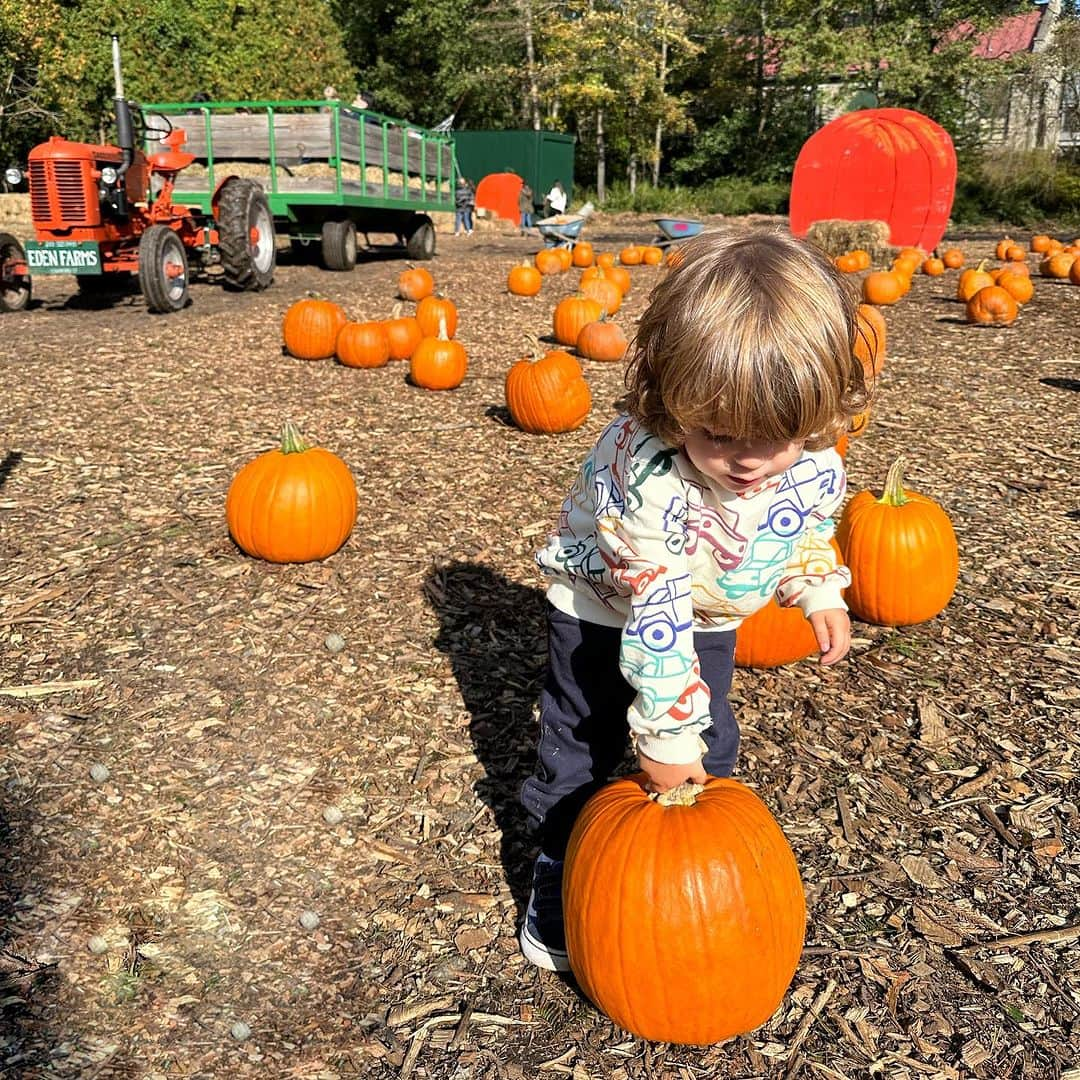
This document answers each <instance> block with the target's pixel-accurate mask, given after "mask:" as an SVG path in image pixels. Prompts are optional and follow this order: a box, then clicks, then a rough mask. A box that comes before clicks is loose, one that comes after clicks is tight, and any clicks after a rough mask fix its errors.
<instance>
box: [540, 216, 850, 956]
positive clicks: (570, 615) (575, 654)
mask: <svg viewBox="0 0 1080 1080" xmlns="http://www.w3.org/2000/svg"><path fill="white" fill-rule="evenodd" d="M680 255H681V256H682V257H681V259H680V261H679V263H678V265H677V266H676V267H674V268H672V269H671V270H669V271H668V272H667V274H666V276H665V277H664V279H663V280H662V281H661V282H660V284H658V285H657V286H656V288H655V289H654V290H653V292H652V294H651V296H650V298H649V305H648V308H647V309H646V311H645V313H644V315H643V316H642V318H641V322H640V324H639V327H638V331H637V334H636V338H635V343H634V347H633V352H632V355H631V360H630V364H629V367H628V369H627V375H626V382H627V388H628V391H629V393H628V396H627V403H626V413H627V415H622V416H619V417H617V418H616V419H615V420H614V421H612V423H610V424H609V425H608V426H607V428H606V429H605V430H604V431H603V433H602V434H601V435H600V437H599V439H598V441H597V443H596V445H595V446H594V448H593V450H592V452H591V453H590V454H589V456H588V458H587V459H586V460H585V463H584V464H583V465H582V467H581V470H580V472H579V473H578V477H577V480H576V481H575V483H574V485H573V487H572V489H571V491H570V493H569V495H568V496H567V498H566V500H565V501H564V503H563V506H562V512H561V513H560V515H559V521H558V529H557V531H556V532H554V533H552V534H551V536H549V538H548V542H547V544H546V546H545V547H544V548H543V549H542V550H541V551H539V552H538V553H537V556H536V557H537V562H538V563H539V565H540V567H541V569H542V570H543V571H544V573H545V574H546V575H547V576H548V577H549V579H550V585H549V588H548V591H547V598H548V672H547V677H546V681H545V685H544V689H543V692H542V695H541V699H540V741H539V747H538V754H537V756H538V762H537V766H536V770H535V773H534V775H533V776H531V777H530V778H529V779H528V780H526V781H525V783H524V785H523V786H522V791H521V800H522V803H523V805H524V806H525V809H526V811H527V812H528V814H529V817H530V820H531V823H532V824H533V825H534V826H535V827H536V829H537V831H538V833H539V836H540V841H541V851H540V855H539V857H538V858H537V861H536V865H535V867H534V872H533V888H532V895H531V896H530V899H529V906H528V911H527V914H526V917H525V921H524V923H523V925H522V927H521V933H520V937H519V940H520V944H521V949H522V952H523V953H524V955H525V956H526V958H527V959H529V960H530V961H532V962H533V963H534V964H537V965H538V966H540V967H543V968H548V969H549V970H554V971H565V970H567V968H568V967H569V964H568V962H567V957H566V948H565V942H564V937H563V925H562V902H561V885H562V859H563V857H564V855H565V852H566V844H567V840H568V839H569V835H570V830H571V828H572V826H573V824H574V819H575V818H576V816H577V814H578V812H579V811H580V810H581V807H582V806H583V805H584V803H585V801H586V800H587V799H588V797H589V796H590V795H591V794H592V793H593V792H594V791H596V790H597V788H599V787H600V786H601V785H602V784H604V783H605V782H606V781H607V780H608V778H609V777H610V775H611V773H612V772H613V770H614V769H615V768H616V766H617V765H618V764H619V763H620V761H621V760H622V758H623V755H624V753H625V751H626V746H627V739H628V735H629V733H630V732H632V733H633V735H634V737H635V740H636V750H637V759H638V764H639V767H640V769H641V771H642V772H643V773H644V776H645V783H646V787H647V788H648V789H649V790H650V791H654V792H663V791H666V790H668V789H669V788H672V787H675V786H676V785H678V784H680V783H682V782H683V781H685V780H689V781H697V782H700V781H702V780H704V778H705V777H706V775H713V776H728V775H730V774H731V772H732V769H733V768H734V765H735V757H736V753H737V751H738V745H739V729H738V725H737V724H736V722H735V717H734V716H733V714H732V711H731V707H730V706H729V704H728V701H727V694H728V690H729V688H730V685H731V676H732V664H733V659H732V657H733V652H734V648H735V628H736V627H737V626H738V625H739V623H740V622H741V621H742V620H743V619H745V618H746V617H747V616H749V615H752V614H753V613H754V612H755V611H756V610H757V609H758V608H760V607H763V606H764V605H765V604H767V603H768V602H769V600H770V598H771V597H773V596H776V598H777V600H778V601H779V603H781V604H782V605H798V607H799V608H801V609H802V611H803V613H804V614H805V615H806V617H807V618H808V619H809V620H810V623H811V625H812V626H813V628H814V631H815V633H816V635H817V640H818V645H819V647H820V649H821V652H822V656H821V663H823V664H834V663H836V662H837V661H838V660H840V659H841V658H842V657H843V656H844V655H845V654H846V653H847V651H848V648H849V645H850V640H851V628H850V623H849V621H848V616H847V609H846V606H845V604H844V602H843V600H842V599H841V597H840V590H841V589H842V588H844V587H845V586H846V585H849V584H850V583H851V576H850V574H849V573H848V571H847V569H846V567H843V566H838V565H837V561H836V557H835V553H834V551H833V549H832V546H831V545H830V543H829V538H830V537H831V536H832V533H833V525H832V522H831V520H830V517H831V515H832V514H833V513H834V511H835V510H836V509H837V508H838V507H839V506H840V503H841V501H842V499H843V496H844V485H845V475H844V466H843V462H842V461H841V459H840V456H839V455H838V454H837V452H836V451H835V449H832V447H833V446H834V445H835V443H836V441H837V439H838V438H839V436H840V435H841V434H843V432H844V431H845V430H846V428H847V427H848V424H849V422H850V420H851V418H852V417H853V416H854V415H856V414H857V413H859V412H860V411H862V410H863V409H864V408H865V407H866V403H867V400H868V396H869V395H868V391H867V388H866V386H865V385H864V381H863V370H862V365H861V364H860V362H859V360H858V359H857V358H855V356H854V354H853V345H854V335H855V326H856V304H857V301H856V300H855V299H854V298H853V296H852V295H851V293H850V292H849V290H848V288H847V287H846V286H845V284H844V282H843V281H842V279H841V277H840V275H839V273H838V272H837V271H836V269H835V268H834V266H833V264H832V262H831V261H830V260H829V259H828V258H827V257H825V256H824V255H822V254H820V253H818V252H817V251H815V249H813V248H812V247H810V246H808V245H806V244H803V243H802V242H800V241H798V240H796V239H794V238H793V237H792V236H790V235H789V234H786V233H782V232H779V231H764V230H760V229H758V230H736V229H727V230H724V231H722V232H710V233H705V234H702V235H701V236H699V237H697V238H695V239H693V240H690V241H688V242H686V244H685V245H684V246H683V247H682V248H681V249H680ZM628 729H629V731H628Z"/></svg>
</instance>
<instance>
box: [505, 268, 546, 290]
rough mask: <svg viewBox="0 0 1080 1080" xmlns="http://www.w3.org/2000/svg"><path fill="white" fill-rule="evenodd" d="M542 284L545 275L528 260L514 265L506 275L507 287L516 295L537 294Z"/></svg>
mask: <svg viewBox="0 0 1080 1080" xmlns="http://www.w3.org/2000/svg"><path fill="white" fill-rule="evenodd" d="M542 284H543V275H542V274H541V273H540V271H539V270H538V269H537V268H536V266H535V265H534V264H533V263H531V262H529V261H528V260H526V261H525V262H521V263H518V265H517V266H514V267H512V268H511V270H510V273H509V274H507V276H506V287H507V289H508V290H509V291H510V292H512V293H513V294H514V295H515V296H535V295H536V294H537V293H538V292H539V291H540V286H541V285H542Z"/></svg>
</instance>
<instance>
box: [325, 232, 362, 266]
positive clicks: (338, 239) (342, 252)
mask: <svg viewBox="0 0 1080 1080" xmlns="http://www.w3.org/2000/svg"><path fill="white" fill-rule="evenodd" d="M322 260H323V266H325V267H326V269H327V270H351V269H352V268H353V267H354V266H355V265H356V223H355V222H352V221H326V222H323V227H322Z"/></svg>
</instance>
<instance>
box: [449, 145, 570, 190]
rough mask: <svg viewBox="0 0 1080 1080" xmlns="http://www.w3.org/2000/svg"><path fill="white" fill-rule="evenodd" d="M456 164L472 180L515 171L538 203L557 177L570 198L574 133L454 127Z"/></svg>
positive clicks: (478, 180) (476, 181) (475, 182)
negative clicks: (475, 129)
mask: <svg viewBox="0 0 1080 1080" xmlns="http://www.w3.org/2000/svg"><path fill="white" fill-rule="evenodd" d="M454 145H455V150H456V153H457V164H458V168H459V169H460V171H461V174H462V175H463V176H467V177H468V178H469V179H470V180H471V181H472V182H473V183H474V184H477V183H479V182H480V180H481V179H483V177H485V176H487V175H488V174H489V173H501V172H513V173H517V175H518V176H520V177H521V178H522V179H523V180H524V181H525V182H526V183H527V184H528V185H529V187H531V188H532V190H533V203H534V205H535V206H539V205H540V204H541V203H542V202H543V201H544V196H545V195H546V194H547V193H548V192H549V191H550V190H551V188H552V185H553V184H554V183H555V181H556V180H561V181H562V185H563V187H564V188H566V196H567V200H568V203H567V205H569V199H570V195H571V192H572V190H573V183H574V136H573V135H566V134H564V133H563V132H561V131H533V130H531V129H519V130H508V131H469V130H465V131H455V132H454Z"/></svg>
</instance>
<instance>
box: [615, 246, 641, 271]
mask: <svg viewBox="0 0 1080 1080" xmlns="http://www.w3.org/2000/svg"><path fill="white" fill-rule="evenodd" d="M619 262H621V263H622V264H623V266H640V265H641V248H640V247H638V245H637V244H631V245H630V246H629V247H624V248H623V249H622V251H620V252H619Z"/></svg>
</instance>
